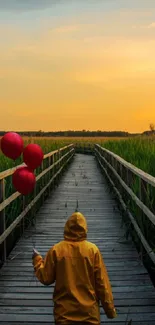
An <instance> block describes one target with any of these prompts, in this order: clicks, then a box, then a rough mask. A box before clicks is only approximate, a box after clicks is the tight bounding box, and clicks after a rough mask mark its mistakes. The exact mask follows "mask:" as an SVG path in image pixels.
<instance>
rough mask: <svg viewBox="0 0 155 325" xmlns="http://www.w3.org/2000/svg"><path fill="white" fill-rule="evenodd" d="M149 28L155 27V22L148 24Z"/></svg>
mask: <svg viewBox="0 0 155 325" xmlns="http://www.w3.org/2000/svg"><path fill="white" fill-rule="evenodd" d="M147 28H155V22H153V23H151V24H150V25H148V26H147Z"/></svg>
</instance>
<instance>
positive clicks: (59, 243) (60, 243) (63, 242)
mask: <svg viewBox="0 0 155 325" xmlns="http://www.w3.org/2000/svg"><path fill="white" fill-rule="evenodd" d="M64 244H65V241H64V240H62V241H59V242H58V243H56V244H55V245H54V246H53V250H57V249H58V248H61V247H63V246H64Z"/></svg>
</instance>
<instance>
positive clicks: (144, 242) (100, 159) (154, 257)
mask: <svg viewBox="0 0 155 325" xmlns="http://www.w3.org/2000/svg"><path fill="white" fill-rule="evenodd" d="M105 152H106V153H108V154H109V155H111V156H112V157H114V158H115V159H116V160H117V161H119V163H120V164H122V165H123V166H125V167H126V169H129V170H130V171H131V172H133V174H135V175H136V176H138V177H139V178H141V179H143V180H144V181H145V182H148V183H149V184H150V185H152V186H155V178H154V177H153V176H151V175H149V174H147V173H144V172H143V171H142V170H140V169H138V168H137V167H135V166H133V165H132V164H130V163H128V162H126V161H125V160H124V159H122V158H121V157H119V156H117V155H115V154H113V152H111V151H109V150H107V149H105V148H102V147H101V146H100V145H98V144H96V145H95V155H96V156H97V160H98V162H99V164H100V167H101V168H102V169H103V170H104V173H105V174H106V176H107V178H108V180H109V182H110V183H111V184H112V186H113V189H114V191H115V192H116V194H117V196H118V198H119V201H120V203H121V206H122V208H123V209H124V210H125V212H126V213H127V215H128V217H129V219H130V221H131V223H132V225H133V227H134V229H135V231H136V233H137V235H138V237H139V239H140V241H141V243H142V245H143V247H144V248H145V250H146V252H147V253H148V255H149V257H150V259H151V260H152V262H153V263H154V264H155V253H154V252H153V250H152V249H151V247H150V245H149V244H148V242H147V240H146V239H145V237H144V235H143V233H142V231H141V229H140V227H139V226H138V224H137V222H136V220H135V219H134V217H133V216H132V214H131V213H130V211H129V208H128V207H127V205H126V204H125V202H124V200H123V198H122V196H121V194H120V192H119V190H118V189H117V188H116V185H115V183H114V182H113V180H112V179H111V174H113V175H114V176H115V178H116V179H117V180H118V181H119V183H120V184H121V185H122V187H123V188H124V190H125V191H126V192H127V193H128V194H129V195H130V197H131V198H132V200H133V201H134V202H135V203H136V205H137V206H138V207H139V208H140V209H141V211H143V213H144V214H145V215H146V217H148V219H149V220H150V221H151V222H152V224H153V225H155V215H154V214H153V213H152V212H151V211H150V209H149V208H148V207H147V206H146V205H145V204H144V203H143V202H142V201H141V200H140V199H139V198H138V197H137V195H136V194H135V193H134V192H133V190H132V189H131V188H130V187H129V186H128V185H127V184H126V183H125V182H124V180H123V179H122V178H121V177H120V175H119V174H118V173H117V171H116V170H115V168H114V167H113V166H112V165H111V164H110V163H109V162H108V161H107V159H106V158H105V157H104V154H105ZM102 162H104V164H105V165H106V166H107V167H108V168H109V169H110V171H111V172H112V173H111V174H110V175H109V173H108V171H107V169H106V168H105V167H104V166H103V163H102Z"/></svg>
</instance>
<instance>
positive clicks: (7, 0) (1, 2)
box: [0, 0, 61, 11]
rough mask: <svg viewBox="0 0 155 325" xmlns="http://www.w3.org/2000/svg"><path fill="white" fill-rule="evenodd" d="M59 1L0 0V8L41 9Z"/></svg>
mask: <svg viewBox="0 0 155 325" xmlns="http://www.w3.org/2000/svg"><path fill="white" fill-rule="evenodd" d="M57 3H61V0H18V1H17V0H0V9H1V10H4V11H27V10H28V11H29V10H41V9H47V8H50V7H52V5H54V4H57Z"/></svg>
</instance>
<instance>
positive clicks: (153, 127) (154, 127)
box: [150, 123, 155, 133]
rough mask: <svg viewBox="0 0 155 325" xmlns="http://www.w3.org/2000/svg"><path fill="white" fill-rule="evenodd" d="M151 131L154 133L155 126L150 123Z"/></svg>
mask: <svg viewBox="0 0 155 325" xmlns="http://www.w3.org/2000/svg"><path fill="white" fill-rule="evenodd" d="M150 131H151V132H152V133H153V132H154V131H155V125H154V124H153V123H150Z"/></svg>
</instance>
